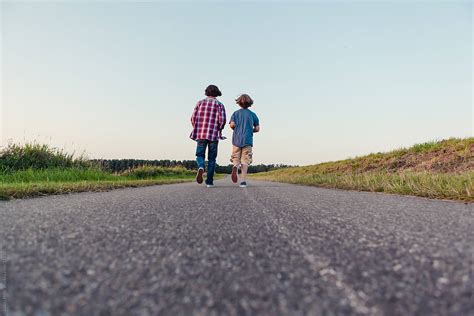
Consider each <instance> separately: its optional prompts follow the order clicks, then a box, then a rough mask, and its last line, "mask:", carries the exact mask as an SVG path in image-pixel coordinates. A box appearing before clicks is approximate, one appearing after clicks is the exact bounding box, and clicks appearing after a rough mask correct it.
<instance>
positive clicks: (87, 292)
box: [0, 179, 474, 316]
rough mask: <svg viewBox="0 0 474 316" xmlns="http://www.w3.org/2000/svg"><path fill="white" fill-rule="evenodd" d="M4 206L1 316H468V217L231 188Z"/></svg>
mask: <svg viewBox="0 0 474 316" xmlns="http://www.w3.org/2000/svg"><path fill="white" fill-rule="evenodd" d="M216 184H217V185H216V187H214V188H211V189H207V188H205V187H204V186H203V185H197V184H195V183H188V184H176V185H166V186H165V185H164V186H154V187H147V188H136V189H121V190H115V191H111V192H104V193H80V194H72V195H62V196H50V197H44V198H36V199H26V200H15V201H9V202H0V219H1V222H0V237H1V239H0V241H1V244H0V247H1V249H0V250H1V252H0V263H1V266H0V272H2V273H1V274H0V276H1V278H0V294H1V297H0V301H2V309H1V311H2V313H3V314H4V313H5V312H6V313H7V314H8V315H41V316H44V315H157V314H159V315H190V314H194V315H286V314H289V315H473V314H474V299H473V287H474V283H473V282H474V280H473V271H474V263H473V257H474V255H473V254H474V233H473V230H474V206H473V205H472V204H469V205H468V204H464V203H459V202H448V201H434V200H428V199H422V198H414V197H401V196H396V195H385V194H378V193H360V192H346V191H340V190H328V189H320V188H313V187H303V186H295V185H288V184H278V183H269V182H257V181H252V182H251V185H250V186H249V187H248V188H246V189H242V188H239V187H237V186H236V185H234V184H232V183H231V182H230V180H229V179H224V180H220V181H217V182H216Z"/></svg>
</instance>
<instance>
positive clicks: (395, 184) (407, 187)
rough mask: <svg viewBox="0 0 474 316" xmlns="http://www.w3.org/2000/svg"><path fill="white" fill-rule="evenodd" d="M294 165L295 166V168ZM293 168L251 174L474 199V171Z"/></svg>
mask: <svg viewBox="0 0 474 316" xmlns="http://www.w3.org/2000/svg"><path fill="white" fill-rule="evenodd" d="M295 169H296V168H295ZM295 169H293V170H291V171H290V172H288V170H287V171H286V172H283V170H282V171H281V172H278V171H275V172H268V173H265V174H258V175H252V178H255V179H261V180H268V181H277V182H286V183H292V184H302V185H310V186H318V187H325V188H336V189H345V190H358V191H371V192H385V193H395V194H402V195H415V196H421V197H428V198H435V199H451V200H461V201H470V202H474V172H468V173H464V174H443V173H428V172H421V173H411V172H403V173H361V174H334V173H327V174H324V173H306V172H301V170H298V169H296V170H295Z"/></svg>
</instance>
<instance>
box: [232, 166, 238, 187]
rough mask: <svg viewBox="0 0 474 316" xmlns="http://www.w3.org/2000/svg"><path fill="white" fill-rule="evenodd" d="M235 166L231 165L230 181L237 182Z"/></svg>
mask: <svg viewBox="0 0 474 316" xmlns="http://www.w3.org/2000/svg"><path fill="white" fill-rule="evenodd" d="M237 169H238V168H237V166H233V167H232V182H234V183H237Z"/></svg>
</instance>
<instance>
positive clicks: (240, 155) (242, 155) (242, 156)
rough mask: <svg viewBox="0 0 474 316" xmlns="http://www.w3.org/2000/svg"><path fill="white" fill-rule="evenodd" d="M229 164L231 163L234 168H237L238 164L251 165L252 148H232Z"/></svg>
mask: <svg viewBox="0 0 474 316" xmlns="http://www.w3.org/2000/svg"><path fill="white" fill-rule="evenodd" d="M230 162H232V163H233V164H234V166H238V165H240V164H244V165H250V164H251V163H252V146H245V147H237V146H232V156H231V157H230Z"/></svg>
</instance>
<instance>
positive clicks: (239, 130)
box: [230, 109, 259, 147]
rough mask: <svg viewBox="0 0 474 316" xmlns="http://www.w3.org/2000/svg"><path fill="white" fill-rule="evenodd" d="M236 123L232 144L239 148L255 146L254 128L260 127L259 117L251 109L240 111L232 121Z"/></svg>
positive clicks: (233, 116)
mask: <svg viewBox="0 0 474 316" xmlns="http://www.w3.org/2000/svg"><path fill="white" fill-rule="evenodd" d="M230 121H231V122H234V123H235V128H234V134H233V135H232V144H233V145H234V146H237V147H245V146H253V131H254V127H255V126H258V125H259V120H258V117H257V115H256V114H255V113H253V112H252V111H250V110H249V109H240V110H237V111H235V112H234V114H232V117H231V119H230Z"/></svg>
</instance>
